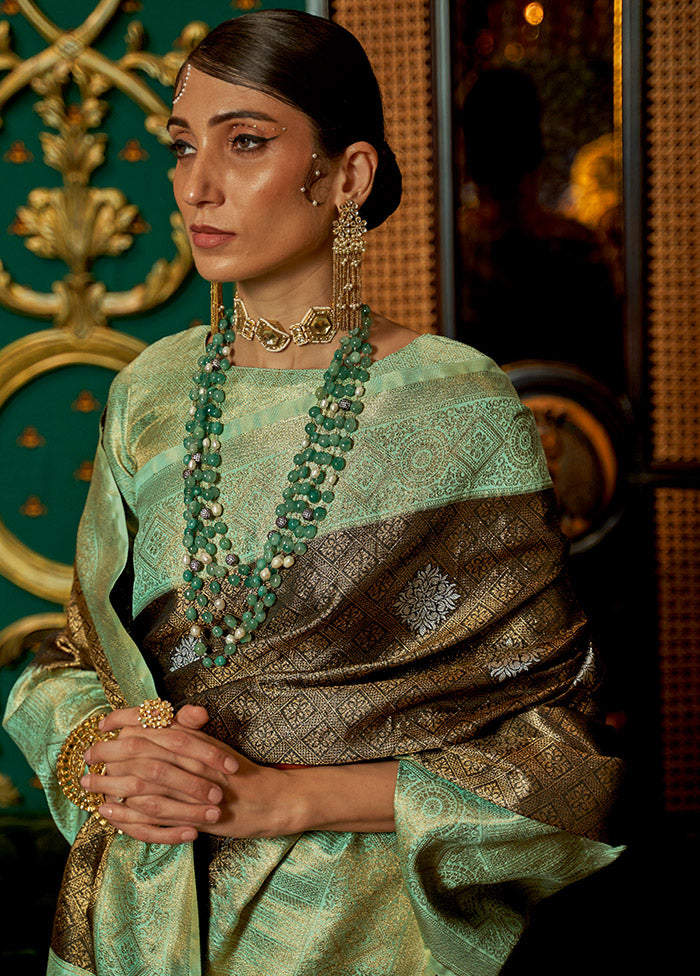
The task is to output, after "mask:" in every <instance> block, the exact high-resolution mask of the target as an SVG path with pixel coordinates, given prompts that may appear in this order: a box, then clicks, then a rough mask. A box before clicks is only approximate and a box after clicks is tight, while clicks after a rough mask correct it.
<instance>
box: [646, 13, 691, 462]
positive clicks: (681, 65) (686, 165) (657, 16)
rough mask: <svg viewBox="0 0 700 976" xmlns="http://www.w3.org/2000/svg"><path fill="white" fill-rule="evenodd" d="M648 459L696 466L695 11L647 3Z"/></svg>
mask: <svg viewBox="0 0 700 976" xmlns="http://www.w3.org/2000/svg"><path fill="white" fill-rule="evenodd" d="M646 38H647V50H646V64H647V132H648V146H647V153H648V173H649V178H648V207H649V210H648V239H647V247H648V252H647V253H648V268H649V277H648V308H649V356H650V360H649V374H650V395H651V433H652V452H653V457H654V460H655V461H658V462H671V463H672V462H683V461H698V460H700V383H698V376H699V373H700V328H699V327H698V325H699V320H700V274H698V269H699V268H700V98H699V97H698V93H699V92H700V4H698V2H697V0H672V2H671V0H669V2H650V3H647V32H646Z"/></svg>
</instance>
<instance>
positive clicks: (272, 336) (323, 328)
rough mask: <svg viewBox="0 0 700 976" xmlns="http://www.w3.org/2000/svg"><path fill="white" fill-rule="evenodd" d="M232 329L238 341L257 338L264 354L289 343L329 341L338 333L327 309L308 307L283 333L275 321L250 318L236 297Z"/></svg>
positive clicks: (303, 343) (282, 347)
mask: <svg viewBox="0 0 700 976" xmlns="http://www.w3.org/2000/svg"><path fill="white" fill-rule="evenodd" d="M233 305H234V316H235V324H234V326H233V327H234V329H235V332H236V335H237V336H240V337H241V338H242V339H257V340H258V342H259V343H260V345H261V346H262V347H263V349H266V350H267V352H282V350H283V349H286V348H287V346H288V345H289V343H290V342H295V343H296V345H297V346H306V345H308V344H309V343H310V342H331V341H332V340H333V338H334V336H335V334H336V332H337V331H338V327H337V325H334V324H333V320H332V318H331V309H330V308H310V309H309V310H308V312H307V313H306V315H305V316H304V318H303V319H302V320H301V322H295V323H294V325H290V326H289V332H286V331H285V330H284V329H283V328H282V326H281V325H280V324H279V322H275V321H274V320H273V321H268V319H262V318H261V319H254V318H251V317H250V315H248V310H247V309H246V307H245V305H244V304H243V300H242V299H240V298H234V301H233Z"/></svg>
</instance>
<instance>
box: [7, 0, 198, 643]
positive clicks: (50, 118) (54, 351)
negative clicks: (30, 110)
mask: <svg viewBox="0 0 700 976" xmlns="http://www.w3.org/2000/svg"><path fill="white" fill-rule="evenodd" d="M16 6H17V13H18V16H22V17H23V18H24V20H25V21H27V22H28V23H29V24H30V25H31V26H32V27H33V28H34V29H35V30H36V32H37V33H38V34H39V35H40V36H41V37H42V38H43V40H44V41H45V42H46V47H45V48H44V49H43V50H40V51H39V52H38V53H37V54H35V55H33V56H32V57H30V58H27V59H26V60H23V59H22V58H21V57H20V56H19V55H18V54H17V53H16V52H15V51H14V50H13V48H12V38H11V33H10V25H9V22H8V21H0V76H2V75H4V77H1V80H0V126H1V125H2V123H3V114H4V113H5V112H6V107H7V104H8V103H9V102H10V100H11V99H12V98H13V97H14V96H15V95H17V94H18V93H20V92H21V91H22V90H23V89H25V88H27V87H30V88H31V89H32V90H33V91H34V92H35V93H36V94H37V96H38V101H37V104H36V106H35V107H36V111H37V113H38V115H39V116H40V118H41V120H42V122H43V124H44V126H45V127H46V131H44V132H43V133H41V135H40V140H41V145H42V151H43V158H44V162H45V163H46V165H47V166H49V167H51V168H52V169H54V170H56V171H57V172H58V173H60V175H61V177H62V185H60V186H57V187H51V188H49V187H35V188H34V189H33V190H31V191H30V193H29V194H28V197H27V200H26V202H25V203H24V204H23V205H22V206H20V207H18V209H17V215H16V218H15V221H14V223H13V227H12V232H14V233H18V234H20V235H22V236H23V237H24V238H25V244H26V246H27V248H28V249H29V250H30V251H31V252H32V253H33V254H35V255H37V256H38V257H40V258H46V259H47V260H59V261H62V262H63V263H64V264H65V265H66V266H67V273H66V274H65V275H64V277H63V278H61V279H59V280H57V281H55V282H54V283H53V286H52V289H51V290H50V291H48V292H40V291H37V290H36V289H34V288H32V287H30V286H27V285H24V284H21V283H19V282H17V281H15V280H13V278H12V276H11V274H10V273H9V272H8V271H7V270H6V269H5V268H4V266H3V264H2V262H0V304H3V305H4V306H5V307H7V308H9V309H11V310H12V311H15V312H19V313H20V314H23V315H29V316H34V317H37V318H43V319H49V320H52V322H53V326H54V328H49V329H44V330H39V331H36V332H32V333H30V334H29V335H25V336H23V337H22V338H20V339H18V340H16V341H15V342H12V343H11V344H10V345H8V346H6V347H5V349H3V351H2V356H1V357H0V407H1V406H2V405H3V404H4V403H5V402H6V401H7V399H8V398H9V397H10V396H12V394H13V393H14V392H15V391H16V390H17V389H19V388H20V387H22V386H24V385H25V384H27V383H29V382H31V381H32V380H34V379H36V378H37V377H38V376H40V375H42V374H44V373H46V372H50V371H51V370H53V369H58V368H60V367H62V366H66V365H71V364H80V365H82V364H87V365H96V366H101V367H105V368H107V369H116V370H118V369H121V367H122V366H124V365H126V364H127V363H128V362H130V361H131V360H132V359H133V358H134V356H136V355H137V354H138V353H139V352H140V351H141V350H142V349H143V347H144V343H143V342H141V341H140V340H138V339H135V338H133V337H132V336H128V335H126V334H124V333H121V332H118V331H116V330H113V329H111V328H109V327H108V326H109V321H110V320H111V319H114V318H116V317H120V316H125V315H133V314H136V313H140V312H143V311H145V310H147V309H149V308H153V307H155V306H157V305H159V304H161V303H162V302H164V301H166V300H167V299H168V298H170V297H171V296H172V295H173V294H174V292H175V291H176V290H177V288H178V287H179V286H180V284H181V283H182V282H183V280H184V278H185V276H186V275H187V273H188V271H189V269H190V268H191V265H192V256H191V252H190V248H189V243H188V241H187V234H186V232H185V228H184V226H183V223H182V220H181V218H180V216H179V214H176V213H173V214H172V216H171V226H172V235H171V236H172V240H173V242H174V245H175V251H176V254H175V257H174V258H173V259H172V260H168V259H166V258H160V259H158V260H157V261H156V262H155V264H153V266H152V267H151V268H150V271H148V273H147V274H146V276H145V278H144V280H143V281H142V282H140V283H138V284H136V285H135V286H134V287H132V288H129V289H127V290H125V291H111V292H110V291H107V288H106V287H105V284H104V283H103V282H102V281H99V280H97V279H96V278H95V276H94V275H93V273H92V267H93V264H94V262H95V260H96V259H98V258H102V257H116V256H118V255H120V254H123V253H124V252H125V251H127V250H128V249H129V248H130V247H131V244H132V242H133V234H134V233H136V232H137V227H138V228H143V227H144V226H146V225H145V221H143V219H142V218H141V217H140V214H139V212H138V208H137V207H136V206H135V205H134V204H132V203H130V202H129V201H128V200H127V199H126V197H125V195H124V193H123V192H122V191H121V190H119V189H117V188H115V187H97V186H92V185H91V180H92V176H93V174H94V172H95V171H96V170H97V169H98V168H99V167H100V166H101V165H102V164H103V163H104V161H105V154H106V148H107V135H106V133H104V132H100V131H96V130H99V127H100V126H101V124H102V122H103V119H104V117H105V115H106V112H107V108H108V105H107V102H106V101H105V100H104V98H103V96H104V95H105V94H106V93H108V92H109V91H111V90H116V91H118V92H120V93H122V94H123V95H126V96H127V97H128V98H129V99H130V100H131V101H132V102H134V103H135V104H136V105H137V106H138V107H139V108H140V109H141V110H142V111H143V113H144V117H145V118H144V126H145V129H146V131H147V132H148V133H150V134H151V135H153V136H155V137H156V138H157V139H159V140H160V141H161V142H163V143H166V142H168V141H169V140H168V136H167V132H166V129H165V123H166V121H167V118H168V115H169V106H168V105H166V104H165V102H164V101H163V100H162V99H161V98H160V97H159V96H158V95H157V94H156V93H155V92H154V91H153V89H152V88H151V87H150V84H149V79H154V80H156V81H157V82H159V83H160V84H162V85H166V86H172V85H173V84H174V82H175V78H176V75H177V72H178V71H179V69H180V67H181V65H182V63H183V61H184V60H185V59H186V58H187V56H188V55H189V53H190V51H191V50H192V49H193V48H194V46H195V45H196V44H197V43H198V42H199V40H200V39H201V38H202V37H203V36H204V35H205V34H206V33H207V31H208V27H207V26H206V24H203V23H201V22H199V21H194V22H192V23H190V24H188V25H187V26H185V27H184V28H183V29H182V31H181V33H180V36H179V38H177V40H176V41H175V44H174V48H175V50H172V51H169V52H168V53H166V54H164V55H156V54H153V53H151V52H149V51H148V50H146V35H145V31H144V28H143V26H142V25H141V24H140V23H139V22H138V21H136V20H132V21H131V22H130V23H129V26H128V30H127V36H126V50H125V52H124V54H123V56H122V57H120V58H119V59H117V60H110V59H109V58H108V57H106V56H105V55H104V54H102V53H101V52H100V51H98V50H96V48H94V47H93V46H92V45H93V44H94V43H95V42H96V41H97V39H98V38H99V37H100V35H101V34H102V32H103V31H104V30H105V28H106V27H107V25H108V24H109V22H110V21H111V20H112V18H113V17H114V15H115V14H116V13H117V11H118V9H119V6H120V0H99V2H97V3H96V4H95V6H94V8H93V9H92V11H91V12H90V13H89V14H88V16H87V17H86V18H85V20H84V21H83V23H82V24H80V25H79V26H77V27H75V28H73V29H71V30H64V29H63V28H61V27H59V26H58V25H57V24H55V23H54V22H53V21H52V20H51V19H50V18H49V17H48V16H47V15H46V14H45V13H44V12H43V11H42V10H41V9H40V7H39V5H38V4H37V3H35V2H34V0H17V4H16ZM69 92H70V100H69V98H68V93H69ZM76 92H77V93H78V95H79V98H78V99H75V93H76ZM0 572H2V573H3V574H4V575H5V576H6V577H7V578H8V579H10V580H11V581H12V582H13V583H15V584H16V585H17V586H19V587H21V588H22V589H25V590H27V591H28V592H30V593H34V594H35V595H37V596H40V597H42V598H43V599H47V600H50V601H51V602H53V603H65V601H66V600H67V598H68V593H69V589H70V579H71V569H70V567H69V566H67V565H64V564H61V563H58V562H56V561H54V560H51V559H48V558H46V557H44V556H42V555H41V554H39V553H36V552H34V551H32V550H30V549H29V548H28V547H27V546H25V545H24V544H23V543H22V542H20V540H19V539H17V538H16V537H15V536H14V535H13V534H12V533H11V532H9V531H8V530H7V528H6V527H5V526H4V525H3V524H2V522H1V521H0ZM1 650H2V648H0V651H1Z"/></svg>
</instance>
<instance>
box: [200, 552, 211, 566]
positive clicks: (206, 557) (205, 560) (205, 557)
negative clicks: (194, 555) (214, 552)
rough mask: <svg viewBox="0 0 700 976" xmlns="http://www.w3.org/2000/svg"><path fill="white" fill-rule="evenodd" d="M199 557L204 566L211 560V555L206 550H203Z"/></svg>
mask: <svg viewBox="0 0 700 976" xmlns="http://www.w3.org/2000/svg"><path fill="white" fill-rule="evenodd" d="M199 558H200V561H201V562H203V563H204V565H205V566H208V565H209V563H210V562H211V556H210V555H209V553H208V552H203V553H202V554H201V556H200V557H199Z"/></svg>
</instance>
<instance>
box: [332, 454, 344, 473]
mask: <svg viewBox="0 0 700 976" xmlns="http://www.w3.org/2000/svg"><path fill="white" fill-rule="evenodd" d="M331 467H332V468H333V469H334V470H335V471H342V470H343V468H344V467H345V458H343V457H334V458H333V460H332V461H331Z"/></svg>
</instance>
